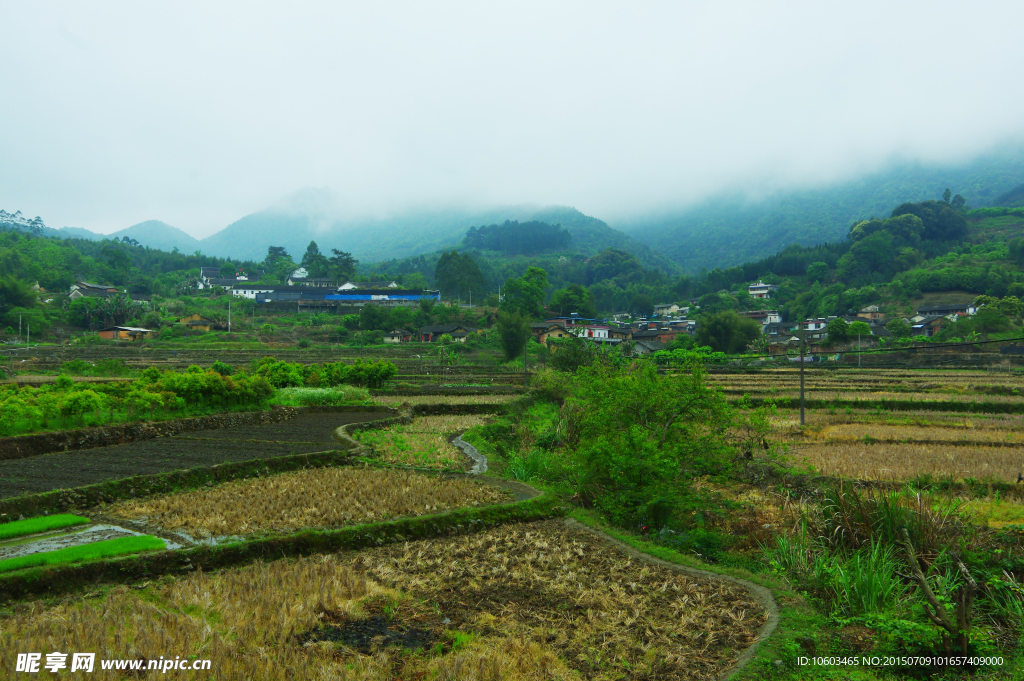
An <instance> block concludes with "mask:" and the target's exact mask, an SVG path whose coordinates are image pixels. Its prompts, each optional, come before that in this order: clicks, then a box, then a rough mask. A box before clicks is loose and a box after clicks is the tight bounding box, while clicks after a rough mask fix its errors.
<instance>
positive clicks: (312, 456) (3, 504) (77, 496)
mask: <svg viewBox="0 0 1024 681" xmlns="http://www.w3.org/2000/svg"><path fill="white" fill-rule="evenodd" d="M353 458H354V457H353V454H352V453H350V452H345V451H338V450H329V451H323V452H314V453H303V454H291V455H288V456H278V457H273V458H268V459H250V460H248V461H238V462H234V463H222V464H215V465H213V466H204V467H201V468H190V469H187V470H179V471H171V472H169V473H156V474H153V475H136V476H132V477H129V478H120V479H117V480H107V481H104V482H98V483H95V484H92V485H83V486H81V487H72V488H69V489H56V490H53V491H50V492H42V493H40V494H27V495H24V496H20V497H11V498H8V499H2V500H0V514H4V515H6V516H7V517H17V516H19V515H24V516H25V517H32V516H41V515H45V514H47V513H63V512H65V511H73V510H81V509H87V508H92V507H94V506H98V505H100V504H102V503H112V502H114V501H119V500H122V499H136V498H139V497H144V496H152V495H157V494H171V493H173V492H179V491H182V490H189V489H197V488H199V487H202V486H204V485H208V484H211V485H213V484H217V483H221V482H228V481H229V480H240V479H244V478H252V477H260V476H266V475H273V474H276V473H286V472H288V471H294V470H300V469H303V468H325V467H328V466H347V465H349V464H351V463H352V461H353Z"/></svg>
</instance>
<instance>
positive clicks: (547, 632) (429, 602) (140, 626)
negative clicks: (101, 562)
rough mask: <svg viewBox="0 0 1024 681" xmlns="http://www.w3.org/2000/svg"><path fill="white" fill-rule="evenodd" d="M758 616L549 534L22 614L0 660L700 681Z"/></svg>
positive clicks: (416, 545)
mask: <svg viewBox="0 0 1024 681" xmlns="http://www.w3.org/2000/svg"><path fill="white" fill-rule="evenodd" d="M766 618H767V614H766V613H765V611H764V609H763V607H762V606H761V605H760V604H759V603H758V602H757V601H755V600H753V598H752V597H751V596H749V595H748V594H747V592H746V590H745V589H743V588H741V587H737V586H733V585H731V584H729V583H725V582H718V581H711V580H704V579H699V578H693V577H689V576H687V575H684V574H682V573H680V572H676V571H672V570H669V569H666V568H662V567H658V566H654V565H650V564H648V563H645V562H641V561H640V560H638V559H635V558H631V557H630V556H628V555H626V554H623V553H620V552H619V551H618V550H617V549H615V548H612V547H610V546H609V545H608V544H605V543H604V542H602V541H601V540H598V539H595V538H593V537H591V536H590V535H589V534H587V533H586V532H583V531H580V530H576V529H573V528H570V527H567V526H566V525H565V524H563V523H562V522H561V521H545V522H541V523H532V524H524V525H516V526H511V527H504V528H498V529H494V530H490V531H487V532H483V533H480V534H476V535H470V536H463V537H457V538H451V539H444V540H435V541H421V542H412V543H407V544H402V545H392V546H386V547H381V548H379V549H374V550H369V551H364V552H360V553H342V554H335V555H328V556H318V557H311V558H302V559H298V560H279V561H275V562H272V563H258V564H254V565H250V566H246V567H242V568H237V569H232V570H225V571H222V572H219V573H214V574H205V573H202V572H199V573H196V574H192V575H189V576H187V577H183V578H177V579H175V578H168V579H167V580H166V581H163V582H161V583H158V584H149V585H146V586H144V588H142V589H130V588H127V587H116V588H115V589H114V590H113V591H111V592H109V593H108V594H106V595H104V596H100V597H93V598H84V599H78V600H65V601H63V602H61V603H59V604H57V605H54V606H52V607H46V606H44V605H43V604H42V603H41V602H34V603H29V604H25V605H22V606H17V609H16V611H15V612H14V614H11V615H9V616H6V617H4V618H3V619H0V631H2V632H3V633H2V634H0V648H2V651H0V656H2V657H3V658H4V659H8V660H12V659H15V657H16V656H17V654H18V653H19V652H24V651H25V650H39V651H41V652H43V653H44V654H45V653H47V652H51V651H54V645H55V644H54V643H53V642H59V643H60V646H61V651H65V650H73V651H74V650H78V651H83V650H85V651H90V650H91V651H103V652H102V653H101V656H104V657H107V658H117V657H122V658H137V659H138V658H142V657H144V656H145V655H146V654H150V655H152V654H154V653H153V651H157V650H159V651H175V652H177V651H182V652H194V653H195V654H197V655H198V656H199V657H200V658H208V659H210V660H211V662H212V666H211V671H212V672H213V673H214V674H215V675H216V677H217V678H218V679H238V680H242V679H245V680H248V679H255V678H259V679H266V680H268V681H278V680H281V681H283V680H284V679H309V680H320V679H324V680H326V679H360V680H370V679H374V680H377V679H380V680H384V679H398V678H402V679H453V680H454V679H471V678H472V679H493V680H495V681H498V680H499V679H501V680H504V681H515V680H519V679H523V680H527V679H531V680H532V679H537V680H540V679H621V678H650V679H655V678H657V679H713V678H718V676H719V675H720V674H721V673H722V671H723V670H724V669H725V668H726V667H728V666H729V664H730V663H731V662H732V661H733V660H734V659H735V658H736V656H737V654H738V652H739V651H740V650H742V649H743V648H745V647H747V646H749V645H750V644H751V643H753V642H754V640H755V638H756V632H757V630H758V628H759V627H760V626H761V625H762V624H763V623H764V622H765V621H766ZM115 673H116V672H103V671H100V670H99V664H98V663H97V672H96V674H95V677H96V678H99V679H104V678H107V679H109V678H118V677H116V676H114V674H115ZM122 673H123V672H122ZM104 674H109V675H106V676H105V675H104ZM136 678H143V679H158V678H165V677H164V676H163V675H162V674H161V673H160V672H158V671H149V672H143V673H142V674H141V675H140V676H139V677H136Z"/></svg>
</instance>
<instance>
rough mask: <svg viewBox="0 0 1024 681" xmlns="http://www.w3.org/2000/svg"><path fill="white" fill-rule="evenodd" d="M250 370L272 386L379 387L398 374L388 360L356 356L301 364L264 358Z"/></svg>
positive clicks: (396, 368)
mask: <svg viewBox="0 0 1024 681" xmlns="http://www.w3.org/2000/svg"><path fill="white" fill-rule="evenodd" d="M253 373H255V374H256V375H257V376H262V377H263V378H265V379H266V380H267V381H268V382H269V383H270V384H271V385H272V386H274V387H275V388H297V387H300V386H307V387H332V386H337V385H342V384H347V385H356V386H362V387H365V388H381V387H383V386H384V384H385V383H387V382H388V381H389V380H391V379H392V378H393V377H394V376H395V374H396V373H398V367H396V366H395V365H394V363H393V362H389V361H387V360H377V361H372V362H371V361H367V360H363V359H357V360H356V361H355V362H354V363H352V364H345V363H344V362H325V363H324V364H300V363H298V362H283V361H279V360H276V359H274V358H273V357H264V358H263V359H261V360H259V361H258V362H256V363H255V366H254V369H253Z"/></svg>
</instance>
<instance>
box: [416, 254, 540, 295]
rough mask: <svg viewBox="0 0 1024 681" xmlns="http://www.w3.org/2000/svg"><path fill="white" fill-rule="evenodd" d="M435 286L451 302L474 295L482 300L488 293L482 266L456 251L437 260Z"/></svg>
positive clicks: (468, 256) (467, 255)
mask: <svg viewBox="0 0 1024 681" xmlns="http://www.w3.org/2000/svg"><path fill="white" fill-rule="evenodd" d="M434 285H435V286H437V288H438V289H439V290H440V291H441V293H442V295H443V296H444V297H445V298H447V299H449V300H454V299H455V298H461V299H465V300H469V299H470V298H471V297H472V296H474V295H475V296H476V298H477V300H482V299H483V297H484V295H485V294H486V292H487V280H486V279H485V278H484V275H483V273H482V272H481V271H480V265H478V264H477V262H476V260H474V259H473V258H472V257H471V256H470V255H469V254H468V253H459V252H458V251H456V250H452V251H448V252H447V253H442V254H441V257H440V258H438V259H437V266H436V267H435V268H434ZM545 288H546V287H545Z"/></svg>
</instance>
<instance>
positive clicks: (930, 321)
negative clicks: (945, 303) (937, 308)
mask: <svg viewBox="0 0 1024 681" xmlns="http://www.w3.org/2000/svg"><path fill="white" fill-rule="evenodd" d="M948 323H949V317H946V316H945V315H928V316H926V317H922V318H921V319H919V320H917V321H915V322H914V323H913V324H912V325H911V327H910V335H911V336H925V337H926V338H930V337H932V336H934V335H935V334H937V333H938V332H939V331H941V330H942V327H944V326H945V325H946V324H948Z"/></svg>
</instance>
